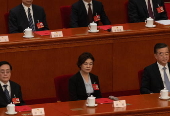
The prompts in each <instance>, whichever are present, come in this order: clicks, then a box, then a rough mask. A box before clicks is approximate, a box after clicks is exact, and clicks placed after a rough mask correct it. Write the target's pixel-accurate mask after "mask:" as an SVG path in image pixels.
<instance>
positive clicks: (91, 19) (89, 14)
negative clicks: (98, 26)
mask: <svg viewBox="0 0 170 116" xmlns="http://www.w3.org/2000/svg"><path fill="white" fill-rule="evenodd" d="M88 5H89V9H88V17H89V22H90V23H92V22H93V14H92V10H91V4H90V3H89V4H88Z"/></svg>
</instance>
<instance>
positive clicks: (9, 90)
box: [0, 81, 11, 96]
mask: <svg viewBox="0 0 170 116" xmlns="http://www.w3.org/2000/svg"><path fill="white" fill-rule="evenodd" d="M0 84H1V87H2V89H3V91H4V90H5V88H4V87H3V86H4V85H8V86H7V90H8V92H9V96H11V86H10V83H9V81H8V82H7V83H6V84H5V83H3V82H2V81H0Z"/></svg>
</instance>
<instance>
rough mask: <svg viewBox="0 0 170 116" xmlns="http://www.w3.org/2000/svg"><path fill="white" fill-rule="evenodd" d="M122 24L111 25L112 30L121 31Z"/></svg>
mask: <svg viewBox="0 0 170 116" xmlns="http://www.w3.org/2000/svg"><path fill="white" fill-rule="evenodd" d="M122 31H123V26H112V32H122Z"/></svg>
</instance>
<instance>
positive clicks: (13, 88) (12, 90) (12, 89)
mask: <svg viewBox="0 0 170 116" xmlns="http://www.w3.org/2000/svg"><path fill="white" fill-rule="evenodd" d="M9 82H10V86H11V98H14V90H15V86H14V85H13V83H11V81H9Z"/></svg>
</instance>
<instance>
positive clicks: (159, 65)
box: [157, 62, 168, 70]
mask: <svg viewBox="0 0 170 116" xmlns="http://www.w3.org/2000/svg"><path fill="white" fill-rule="evenodd" d="M157 64H158V67H159V69H161V70H162V68H163V67H166V68H168V63H166V65H165V66H162V65H161V64H159V63H158V62H157Z"/></svg>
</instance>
